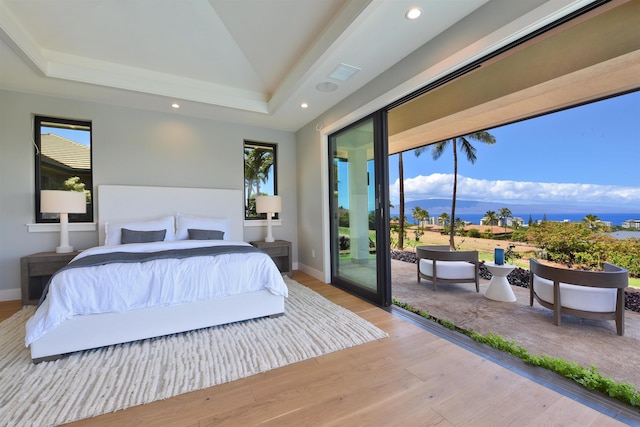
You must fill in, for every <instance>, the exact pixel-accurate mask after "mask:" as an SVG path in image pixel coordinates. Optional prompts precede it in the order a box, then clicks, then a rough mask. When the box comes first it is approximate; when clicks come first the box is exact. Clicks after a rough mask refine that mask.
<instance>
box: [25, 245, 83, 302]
mask: <svg viewBox="0 0 640 427" xmlns="http://www.w3.org/2000/svg"><path fill="white" fill-rule="evenodd" d="M78 253H79V252H70V253H67V254H59V253H56V252H40V253H37V254H33V255H28V256H25V257H22V258H20V277H21V288H22V304H23V305H37V304H38V302H39V301H40V297H41V296H42V290H43V289H44V287H45V286H46V285H47V282H48V281H49V278H50V277H51V276H52V275H53V274H54V273H55V272H56V271H58V270H60V269H61V268H62V267H64V266H65V265H67V264H68V263H69V261H71V260H72V259H73V257H75V256H76V255H78Z"/></svg>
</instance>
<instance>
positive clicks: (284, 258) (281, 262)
mask: <svg viewBox="0 0 640 427" xmlns="http://www.w3.org/2000/svg"><path fill="white" fill-rule="evenodd" d="M250 243H251V244H252V245H253V246H255V247H256V248H258V249H260V250H261V251H263V252H265V253H266V254H267V255H269V256H270V257H271V259H272V260H273V262H275V263H276V266H278V270H280V272H281V273H284V274H286V275H288V276H291V242H287V241H286V240H276V241H275V242H264V241H261V242H250Z"/></svg>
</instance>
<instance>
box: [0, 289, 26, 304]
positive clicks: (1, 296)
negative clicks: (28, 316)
mask: <svg viewBox="0 0 640 427" xmlns="http://www.w3.org/2000/svg"><path fill="white" fill-rule="evenodd" d="M20 299H22V293H21V291H20V288H15V289H0V301H15V300H20Z"/></svg>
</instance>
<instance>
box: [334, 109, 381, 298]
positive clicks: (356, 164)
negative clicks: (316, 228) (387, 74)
mask: <svg viewBox="0 0 640 427" xmlns="http://www.w3.org/2000/svg"><path fill="white" fill-rule="evenodd" d="M329 150H330V153H329V155H330V159H331V161H330V168H331V170H330V173H329V180H330V188H331V189H332V197H331V203H330V207H331V282H332V283H333V284H335V285H337V286H339V287H341V288H344V289H345V290H348V291H349V292H352V293H355V294H357V295H360V296H362V297H364V298H366V299H368V300H370V301H372V302H374V303H376V304H379V305H383V306H387V305H389V304H390V295H391V280H390V268H389V232H388V229H387V227H388V223H389V221H388V213H389V203H388V188H389V185H388V173H387V153H386V152H387V145H386V111H380V112H378V113H375V114H373V115H371V116H369V117H367V118H366V119H364V120H361V121H360V122H358V123H355V124H353V125H351V126H349V127H348V128H345V129H342V130H340V131H339V132H336V133H334V134H332V135H330V137H329Z"/></svg>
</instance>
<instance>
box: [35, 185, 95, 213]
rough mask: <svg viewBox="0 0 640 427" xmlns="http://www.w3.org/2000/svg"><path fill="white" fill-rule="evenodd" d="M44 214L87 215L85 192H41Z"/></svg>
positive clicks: (41, 204) (41, 206)
mask: <svg viewBox="0 0 640 427" xmlns="http://www.w3.org/2000/svg"><path fill="white" fill-rule="evenodd" d="M40 212H42V213H86V212H87V197H86V196H85V194H84V191H61V190H41V191H40Z"/></svg>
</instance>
